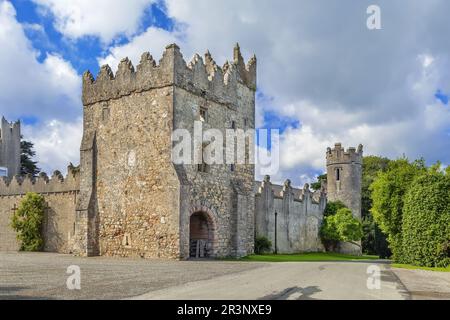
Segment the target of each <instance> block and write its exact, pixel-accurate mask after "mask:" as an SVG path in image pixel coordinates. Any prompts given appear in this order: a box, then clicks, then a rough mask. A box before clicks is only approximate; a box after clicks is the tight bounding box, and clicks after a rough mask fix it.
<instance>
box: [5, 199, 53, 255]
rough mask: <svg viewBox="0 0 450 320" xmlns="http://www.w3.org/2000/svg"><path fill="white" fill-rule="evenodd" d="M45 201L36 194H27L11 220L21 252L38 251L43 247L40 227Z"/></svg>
mask: <svg viewBox="0 0 450 320" xmlns="http://www.w3.org/2000/svg"><path fill="white" fill-rule="evenodd" d="M44 211H45V199H44V197H43V196H41V195H38V194H36V193H27V194H26V196H25V197H24V199H23V200H22V202H21V203H20V206H19V208H18V210H17V211H16V212H15V213H14V215H13V216H12V218H11V227H12V228H13V229H14V230H15V231H16V232H17V239H18V240H19V241H20V243H21V248H20V250H21V251H40V250H42V247H43V245H44V240H43V238H42V234H41V227H42V223H43V220H44Z"/></svg>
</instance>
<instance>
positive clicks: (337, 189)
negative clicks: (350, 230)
mask: <svg viewBox="0 0 450 320" xmlns="http://www.w3.org/2000/svg"><path fill="white" fill-rule="evenodd" d="M362 161H363V146H362V145H359V147H358V149H356V148H349V149H348V150H347V151H346V150H345V149H344V148H343V147H342V145H341V144H340V143H337V144H336V145H335V147H334V148H333V149H331V148H328V150H327V198H328V201H341V202H343V203H344V204H345V205H346V206H347V207H348V208H349V209H351V210H352V213H353V216H354V217H356V218H358V219H361V201H362V200H361V184H362ZM341 251H342V252H343V253H350V254H355V253H356V254H361V248H359V247H357V246H355V245H351V244H342V245H341Z"/></svg>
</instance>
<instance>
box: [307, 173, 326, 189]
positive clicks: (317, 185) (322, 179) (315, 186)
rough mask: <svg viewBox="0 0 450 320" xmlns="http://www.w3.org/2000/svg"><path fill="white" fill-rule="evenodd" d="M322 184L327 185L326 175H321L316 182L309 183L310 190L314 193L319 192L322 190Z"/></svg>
mask: <svg viewBox="0 0 450 320" xmlns="http://www.w3.org/2000/svg"><path fill="white" fill-rule="evenodd" d="M322 182H323V183H325V184H326V183H327V174H326V173H325V174H322V175H320V176H318V177H317V182H314V183H311V189H313V190H314V191H317V190H320V188H322Z"/></svg>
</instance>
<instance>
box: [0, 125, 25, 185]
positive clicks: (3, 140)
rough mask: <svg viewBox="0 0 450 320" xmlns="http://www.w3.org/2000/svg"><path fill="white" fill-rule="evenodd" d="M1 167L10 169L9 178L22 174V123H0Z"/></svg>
mask: <svg viewBox="0 0 450 320" xmlns="http://www.w3.org/2000/svg"><path fill="white" fill-rule="evenodd" d="M0 167H5V168H7V169H8V177H9V178H12V177H14V176H15V175H17V174H20V122H15V123H9V122H8V121H6V119H5V118H2V120H1V122H0Z"/></svg>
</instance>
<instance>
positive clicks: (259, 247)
mask: <svg viewBox="0 0 450 320" xmlns="http://www.w3.org/2000/svg"><path fill="white" fill-rule="evenodd" d="M271 249H272V242H271V241H270V240H269V239H267V238H266V237H256V239H255V253H256V254H264V253H267V252H270V250H271Z"/></svg>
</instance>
